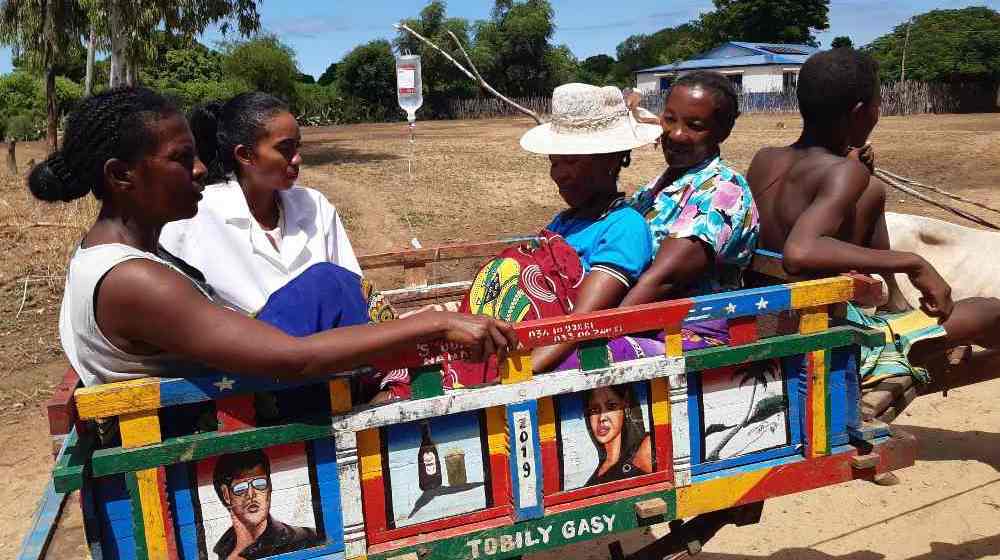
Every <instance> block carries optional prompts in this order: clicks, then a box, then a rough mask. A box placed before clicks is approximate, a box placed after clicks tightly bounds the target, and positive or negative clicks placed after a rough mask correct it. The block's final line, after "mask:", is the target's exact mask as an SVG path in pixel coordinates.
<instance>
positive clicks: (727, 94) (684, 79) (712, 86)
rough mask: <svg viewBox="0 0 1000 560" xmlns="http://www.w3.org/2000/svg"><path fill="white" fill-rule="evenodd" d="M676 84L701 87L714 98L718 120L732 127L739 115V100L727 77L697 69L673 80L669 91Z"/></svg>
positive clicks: (727, 126)
mask: <svg viewBox="0 0 1000 560" xmlns="http://www.w3.org/2000/svg"><path fill="white" fill-rule="evenodd" d="M678 86H684V87H688V88H701V89H704V90H705V91H708V92H709V93H711V94H712V96H713V97H714V98H715V110H716V116H717V118H718V121H719V122H720V123H721V124H722V125H723V126H724V127H726V128H727V129H730V130H731V129H732V128H733V126H734V125H735V124H736V119H737V118H738V117H739V116H740V100H739V96H737V95H736V88H734V87H733V82H731V81H730V80H729V78H727V77H725V76H723V75H722V74H720V73H718V72H711V71H708V70H697V71H695V72H688V73H687V74H684V75H682V76H681V77H680V78H677V80H675V81H674V83H673V84H672V85H671V91H673V88H676V87H678Z"/></svg>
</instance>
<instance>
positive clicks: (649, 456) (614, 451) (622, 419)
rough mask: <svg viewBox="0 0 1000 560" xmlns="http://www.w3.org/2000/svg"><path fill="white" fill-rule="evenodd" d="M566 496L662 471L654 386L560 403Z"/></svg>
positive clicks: (619, 388) (614, 389)
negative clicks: (653, 406)
mask: <svg viewBox="0 0 1000 560" xmlns="http://www.w3.org/2000/svg"><path fill="white" fill-rule="evenodd" d="M555 402H556V414H557V424H556V425H557V429H558V437H557V438H556V441H557V445H558V450H559V451H558V460H559V465H560V468H559V471H560V472H561V474H562V477H561V478H562V480H561V484H560V490H562V491H568V490H575V489H578V488H584V487H587V486H595V485H600V484H605V483H609V482H615V481H618V480H624V479H628V478H633V477H637V476H642V475H644V474H650V473H652V472H653V471H654V470H656V464H655V453H654V452H653V441H652V428H653V419H652V412H651V407H650V398H649V385H648V384H647V383H633V384H629V385H615V386H609V387H599V388H596V389H592V390H590V391H585V392H581V393H573V394H570V395H562V396H559V397H556V398H555Z"/></svg>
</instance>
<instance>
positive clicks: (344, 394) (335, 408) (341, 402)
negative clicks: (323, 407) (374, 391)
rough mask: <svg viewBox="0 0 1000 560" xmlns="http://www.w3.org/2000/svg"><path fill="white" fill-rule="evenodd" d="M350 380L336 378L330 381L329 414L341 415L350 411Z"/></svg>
mask: <svg viewBox="0 0 1000 560" xmlns="http://www.w3.org/2000/svg"><path fill="white" fill-rule="evenodd" d="M351 406H352V405H351V380H350V379H347V378H346V377H338V378H337V379H334V380H332V381H330V412H332V413H334V414H341V413H344V412H350V411H351Z"/></svg>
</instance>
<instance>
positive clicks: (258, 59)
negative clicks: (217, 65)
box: [222, 35, 299, 103]
mask: <svg viewBox="0 0 1000 560" xmlns="http://www.w3.org/2000/svg"><path fill="white" fill-rule="evenodd" d="M222 72H223V74H224V75H226V76H227V77H229V78H233V79H237V80H241V81H243V82H245V83H246V84H247V85H248V86H249V87H250V89H254V90H258V91H264V92H267V93H270V94H271V95H274V96H277V97H280V98H282V99H284V100H286V101H288V102H290V103H293V102H294V101H295V83H296V82H298V80H299V68H298V66H297V65H296V63H295V51H293V50H292V49H291V48H290V47H288V46H287V45H285V44H283V43H282V42H281V41H279V40H278V38H277V37H275V36H273V35H265V36H262V37H258V38H256V39H251V40H249V41H235V42H230V43H227V44H225V45H224V46H223V59H222Z"/></svg>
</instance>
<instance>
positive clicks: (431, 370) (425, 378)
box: [410, 365, 444, 400]
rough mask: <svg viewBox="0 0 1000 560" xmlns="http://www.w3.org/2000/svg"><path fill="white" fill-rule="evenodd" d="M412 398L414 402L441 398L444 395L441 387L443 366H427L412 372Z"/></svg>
mask: <svg viewBox="0 0 1000 560" xmlns="http://www.w3.org/2000/svg"><path fill="white" fill-rule="evenodd" d="M410 394H411V396H410V398H411V399H413V400H420V399H427V398H430V397H440V396H441V395H443V394H444V387H443V386H442V385H441V366H439V365H434V366H427V367H419V368H413V369H411V370H410Z"/></svg>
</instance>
